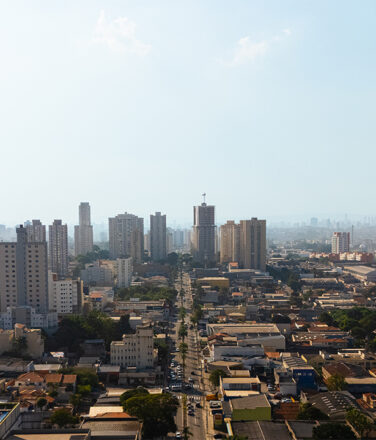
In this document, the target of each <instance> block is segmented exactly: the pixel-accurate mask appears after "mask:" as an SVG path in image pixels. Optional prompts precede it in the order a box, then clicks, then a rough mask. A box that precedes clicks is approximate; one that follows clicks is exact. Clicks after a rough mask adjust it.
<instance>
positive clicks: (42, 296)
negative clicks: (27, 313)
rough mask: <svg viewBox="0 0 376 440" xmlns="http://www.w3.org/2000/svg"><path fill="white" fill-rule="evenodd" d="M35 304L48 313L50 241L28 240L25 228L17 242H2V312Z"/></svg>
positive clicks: (21, 227) (0, 294) (0, 268)
mask: <svg viewBox="0 0 376 440" xmlns="http://www.w3.org/2000/svg"><path fill="white" fill-rule="evenodd" d="M20 306H21V307H22V306H30V307H33V308H34V309H35V310H36V311H37V312H39V313H47V312H48V310H49V307H48V281H47V243H46V242H45V241H44V242H34V243H33V242H29V241H28V239H27V232H26V228H24V227H23V226H20V227H19V228H17V242H1V243H0V311H1V312H6V311H7V308H8V307H20Z"/></svg>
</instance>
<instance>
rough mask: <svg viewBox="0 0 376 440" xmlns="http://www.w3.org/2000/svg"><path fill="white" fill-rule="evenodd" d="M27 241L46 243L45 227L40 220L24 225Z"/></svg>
mask: <svg viewBox="0 0 376 440" xmlns="http://www.w3.org/2000/svg"><path fill="white" fill-rule="evenodd" d="M26 233H27V241H30V242H32V243H35V242H42V241H46V226H45V225H42V223H41V221H40V220H32V222H31V224H28V225H26Z"/></svg>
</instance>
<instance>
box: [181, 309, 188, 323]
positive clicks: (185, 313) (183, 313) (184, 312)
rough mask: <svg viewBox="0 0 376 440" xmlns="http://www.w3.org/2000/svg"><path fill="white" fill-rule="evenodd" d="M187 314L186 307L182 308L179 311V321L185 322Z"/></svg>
mask: <svg viewBox="0 0 376 440" xmlns="http://www.w3.org/2000/svg"><path fill="white" fill-rule="evenodd" d="M186 315H187V312H186V310H185V308H184V307H180V309H179V319H181V320H182V321H184V318H185V317H186Z"/></svg>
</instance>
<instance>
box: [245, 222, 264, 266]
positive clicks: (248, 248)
mask: <svg viewBox="0 0 376 440" xmlns="http://www.w3.org/2000/svg"><path fill="white" fill-rule="evenodd" d="M239 226H240V249H239V264H240V266H241V267H242V268H244V269H258V270H261V271H263V272H265V270H266V220H258V219H257V218H252V219H251V220H240V225H239Z"/></svg>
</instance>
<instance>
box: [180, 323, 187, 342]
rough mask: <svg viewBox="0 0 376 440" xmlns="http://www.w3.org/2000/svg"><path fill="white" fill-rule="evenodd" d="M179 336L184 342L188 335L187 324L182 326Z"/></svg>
mask: <svg viewBox="0 0 376 440" xmlns="http://www.w3.org/2000/svg"><path fill="white" fill-rule="evenodd" d="M178 334H179V338H181V339H183V341H184V338H185V337H186V336H187V335H188V330H187V325H186V324H184V323H181V324H180V327H179V332H178Z"/></svg>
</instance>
